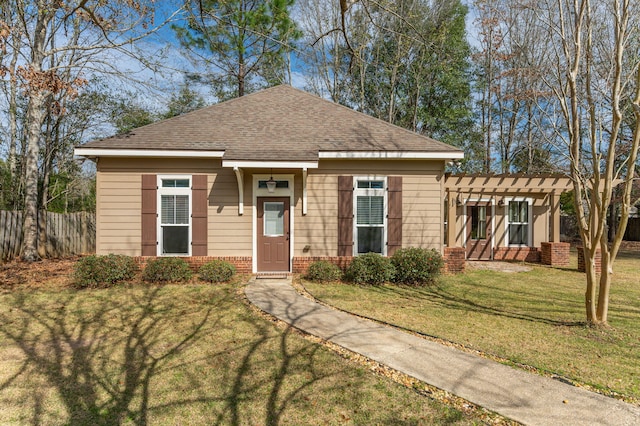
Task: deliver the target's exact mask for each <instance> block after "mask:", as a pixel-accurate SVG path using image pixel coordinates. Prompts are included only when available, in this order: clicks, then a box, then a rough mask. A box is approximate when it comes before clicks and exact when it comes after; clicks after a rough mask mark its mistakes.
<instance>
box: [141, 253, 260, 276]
mask: <svg viewBox="0 0 640 426" xmlns="http://www.w3.org/2000/svg"><path fill="white" fill-rule="evenodd" d="M155 258H156V257H155V256H136V257H134V260H135V261H136V263H138V265H140V267H141V268H144V266H145V265H146V264H147V261H148V260H149V259H155ZM181 259H184V261H185V262H187V263H188V264H189V267H190V268H191V269H192V270H193V271H194V272H196V271H198V269H199V268H200V267H201V266H202V265H204V264H205V263H207V262H211V261H212V260H224V261H227V262H229V263H231V264H232V265H233V266H235V267H236V271H237V272H238V273H239V274H250V273H251V272H252V258H251V256H191V257H182V258H181Z"/></svg>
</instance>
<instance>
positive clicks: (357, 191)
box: [353, 175, 389, 256]
mask: <svg viewBox="0 0 640 426" xmlns="http://www.w3.org/2000/svg"><path fill="white" fill-rule="evenodd" d="M359 180H367V181H372V180H381V181H383V188H382V189H371V188H358V181H359ZM388 188H389V187H388V183H387V176H378V175H369V176H354V177H353V255H354V256H360V255H361V254H364V253H358V195H364V196H376V195H377V196H379V195H380V194H382V195H383V196H384V201H383V203H384V212H383V214H382V253H380V254H381V255H382V256H386V255H387V229H388V226H387V216H389V202H388V192H389V191H388Z"/></svg>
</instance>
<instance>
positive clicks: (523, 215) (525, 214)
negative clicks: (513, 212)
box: [520, 201, 529, 223]
mask: <svg viewBox="0 0 640 426" xmlns="http://www.w3.org/2000/svg"><path fill="white" fill-rule="evenodd" d="M520 222H524V223H527V222H529V203H527V202H526V201H521V202H520Z"/></svg>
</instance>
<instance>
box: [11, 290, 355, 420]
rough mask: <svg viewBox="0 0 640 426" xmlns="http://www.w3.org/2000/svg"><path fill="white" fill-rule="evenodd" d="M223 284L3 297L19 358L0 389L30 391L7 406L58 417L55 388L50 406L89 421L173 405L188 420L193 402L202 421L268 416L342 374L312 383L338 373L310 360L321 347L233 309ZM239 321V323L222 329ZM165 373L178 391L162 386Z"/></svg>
mask: <svg viewBox="0 0 640 426" xmlns="http://www.w3.org/2000/svg"><path fill="white" fill-rule="evenodd" d="M123 291H125V290H123ZM221 293H224V294H225V295H224V296H222V297H221V298H219V299H217V300H210V301H203V300H202V299H198V300H196V299H194V300H193V301H191V302H190V301H186V302H185V301H184V300H178V298H176V297H175V294H174V293H163V287H147V288H134V289H133V290H132V291H126V292H125V294H124V296H123V295H121V296H120V297H114V296H113V295H112V293H111V291H110V290H109V291H106V292H105V291H102V290H97V291H79V292H69V293H58V294H56V295H55V297H53V298H52V299H48V298H47V297H46V295H42V294H41V295H40V296H34V295H33V294H29V293H14V294H12V295H8V296H6V297H5V299H4V301H3V304H2V305H0V308H2V309H1V310H0V336H1V337H3V338H5V339H4V340H5V342H7V341H8V343H9V345H11V346H12V347H15V348H17V349H18V350H19V353H20V356H19V357H18V359H19V365H17V366H16V367H15V368H14V369H13V371H12V375H11V376H10V377H7V376H4V380H3V381H2V382H1V383H0V392H2V391H4V390H7V389H9V388H14V389H15V388H20V389H23V390H24V389H26V390H25V391H28V394H29V397H28V400H25V401H24V402H20V403H19V402H18V400H17V399H16V404H18V403H19V404H20V405H21V406H23V407H28V408H25V409H24V410H23V412H24V413H28V414H27V416H30V419H29V420H28V423H30V424H42V423H47V422H50V421H51V419H52V416H55V415H56V414H55V413H56V410H57V409H56V406H55V403H54V405H53V406H52V405H51V403H52V401H51V398H52V395H51V389H53V391H55V395H56V396H57V398H58V400H59V401H60V403H61V406H60V407H61V408H62V410H58V411H62V412H63V413H64V412H66V420H61V422H62V423H67V424H91V425H117V424H122V423H131V424H135V425H146V424H148V423H149V422H150V420H153V419H155V421H157V419H163V418H164V419H166V420H168V421H171V420H170V419H172V418H174V417H172V416H180V415H182V414H180V413H186V414H184V415H185V416H186V418H188V417H189V415H190V414H189V413H188V412H190V411H192V410H196V411H198V412H199V413H201V414H202V416H204V418H205V419H206V423H208V424H234V425H238V424H247V423H254V422H257V423H258V424H266V425H277V424H280V423H281V422H282V419H283V418H284V417H285V416H286V413H289V412H290V411H289V409H290V408H291V405H296V408H295V411H298V410H299V408H300V405H304V404H305V400H307V398H310V396H309V395H311V394H312V393H313V392H316V391H317V390H318V389H322V391H330V392H336V394H338V393H340V392H341V390H342V386H343V385H345V384H344V383H343V382H341V381H337V380H336V381H335V382H331V383H329V384H321V385H320V386H317V385H318V383H319V382H321V381H323V380H324V379H326V378H328V377H330V376H335V374H336V372H335V371H334V370H331V369H327V368H326V365H324V364H322V362H321V363H320V364H318V362H319V361H318V357H317V355H318V354H317V352H318V351H319V350H320V349H321V348H322V346H321V345H319V344H316V343H313V342H310V341H306V340H303V339H301V338H300V336H299V334H298V333H297V331H296V330H295V327H294V326H293V325H289V326H287V327H286V328H284V329H278V328H274V326H273V324H271V323H270V322H268V321H265V320H264V319H263V318H260V317H259V316H256V315H255V314H254V313H251V312H247V311H245V310H244V309H239V310H234V309H235V308H234V305H236V304H239V303H242V302H241V301H240V300H238V299H237V298H236V297H234V295H233V291H229V292H221ZM172 294H173V296H172ZM216 294H219V293H216ZM208 295H209V294H208V293H207V294H206V295H205V297H206V296H208ZM195 297H199V296H195ZM194 301H195V303H193V302H194ZM230 311H233V312H232V313H230ZM238 312H240V313H238ZM186 316H188V319H187V320H185V317H186ZM237 322H242V323H243V324H242V327H243V328H242V331H237V330H234V329H231V327H235V326H236V325H237ZM226 332H229V333H230V334H232V335H233V337H231V338H227V337H226V336H227V335H226V334H225V333H226ZM214 345H215V346H214ZM185 353H191V355H189V356H186V355H184V356H183V354H185ZM230 360H233V361H234V362H236V364H234V365H230V364H228V363H229V361H230ZM190 363H193V364H196V366H195V367H194V365H193V364H190ZM198 368H200V370H198ZM202 369H205V370H206V371H205V372H204V374H202V375H199V374H198V372H199V371H203V370H202ZM257 372H262V373H260V374H258V373H257ZM264 372H266V373H264ZM176 376H179V379H175V377H176ZM36 377H37V378H40V377H41V378H42V381H40V379H36V381H33V380H32V379H33V378H36ZM171 380H178V381H177V382H176V383H175V386H176V387H177V388H179V389H180V390H177V391H176V390H173V389H169V393H170V395H169V396H166V392H167V387H170V388H171V387H173V384H172V383H173V382H171ZM214 381H215V382H218V383H212V382H214ZM158 382H163V384H162V385H160V386H159V385H158ZM33 383H39V384H38V385H33ZM219 384H221V385H219ZM43 385H44V386H43ZM162 386H164V387H162ZM305 391H308V392H305ZM158 392H165V394H163V395H159V394H158ZM302 394H304V395H302ZM21 397H22V395H21ZM301 401H302V402H301ZM253 406H258V407H257V408H254V407H253ZM27 410H29V411H27ZM151 413H158V416H159V417H155V415H154V416H153V417H151ZM163 416H164V417H163ZM202 416H201V417H199V419H200V420H199V421H202ZM22 419H23V420H21V421H25V419H27V417H22ZM178 419H180V417H178Z"/></svg>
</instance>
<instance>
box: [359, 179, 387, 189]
mask: <svg viewBox="0 0 640 426" xmlns="http://www.w3.org/2000/svg"><path fill="white" fill-rule="evenodd" d="M358 188H361V189H362V188H363V189H369V188H371V189H384V181H383V180H359V181H358Z"/></svg>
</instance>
